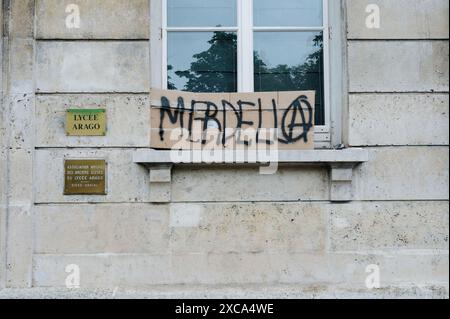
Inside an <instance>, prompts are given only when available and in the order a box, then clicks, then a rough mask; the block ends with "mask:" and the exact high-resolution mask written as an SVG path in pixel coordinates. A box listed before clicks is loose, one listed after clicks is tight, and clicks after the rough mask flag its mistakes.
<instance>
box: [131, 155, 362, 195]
mask: <svg viewBox="0 0 450 319" xmlns="http://www.w3.org/2000/svg"><path fill="white" fill-rule="evenodd" d="M249 155H250V156H251V157H250V160H249ZM368 161H369V151H368V150H366V149H360V148H351V149H343V150H300V151H272V152H271V154H270V155H267V154H266V153H265V152H263V151H261V152H258V151H253V153H252V152H251V151H244V150H242V151H241V150H239V151H215V152H214V157H212V156H211V153H210V152H208V151H200V150H198V151H196V150H194V151H160V150H152V149H142V150H138V151H136V152H134V154H133V162H134V163H137V164H140V165H144V166H146V167H147V168H148V170H149V176H150V183H151V187H152V189H151V195H150V196H151V201H152V202H155V203H168V202H170V201H171V182H172V179H171V171H172V167H173V166H174V165H196V166H198V165H212V164H214V165H260V166H261V168H260V173H261V174H274V173H276V167H277V166H278V165H323V166H328V167H329V169H330V184H331V187H330V201H332V202H348V201H351V200H353V187H352V181H353V169H354V167H356V166H357V165H359V164H361V163H364V162H368ZM266 164H269V166H263V165H266ZM273 164H276V165H275V166H273ZM162 176H163V177H164V178H163V179H162V178H159V177H162ZM157 177H158V178H157Z"/></svg>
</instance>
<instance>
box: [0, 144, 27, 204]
mask: <svg viewBox="0 0 450 319" xmlns="http://www.w3.org/2000/svg"><path fill="white" fill-rule="evenodd" d="M8 161H9V165H8V175H4V176H5V177H6V176H7V177H8V180H7V187H8V190H7V194H8V195H7V196H8V204H9V205H12V206H16V205H18V206H22V205H30V204H31V201H32V198H33V183H32V181H33V180H32V179H31V176H33V151H32V150H31V149H11V150H10V151H9V156H8Z"/></svg>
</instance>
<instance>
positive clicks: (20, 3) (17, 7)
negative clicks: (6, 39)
mask: <svg viewBox="0 0 450 319" xmlns="http://www.w3.org/2000/svg"><path fill="white" fill-rule="evenodd" d="M10 10H11V11H10V14H11V16H12V19H10V23H9V27H8V29H9V35H10V36H11V37H13V38H32V37H33V30H34V19H33V16H34V0H13V1H10Z"/></svg>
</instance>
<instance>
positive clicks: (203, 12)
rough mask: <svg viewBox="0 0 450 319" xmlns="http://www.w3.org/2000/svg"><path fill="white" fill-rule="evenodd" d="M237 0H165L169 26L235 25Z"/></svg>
mask: <svg viewBox="0 0 450 319" xmlns="http://www.w3.org/2000/svg"><path fill="white" fill-rule="evenodd" d="M236 1H237V0H167V26H169V27H235V26H237V7H236Z"/></svg>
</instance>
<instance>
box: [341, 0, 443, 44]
mask: <svg viewBox="0 0 450 319" xmlns="http://www.w3.org/2000/svg"><path fill="white" fill-rule="evenodd" d="M370 4H376V5H378V7H379V8H380V18H381V25H380V28H379V29H369V28H367V26H366V18H367V17H368V16H369V15H370V13H366V7H367V6H368V5H370ZM448 9H449V8H448V1H446V0H395V1H392V0H347V21H348V38H349V39H446V38H448V36H449V34H448V20H449V16H448Z"/></svg>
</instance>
